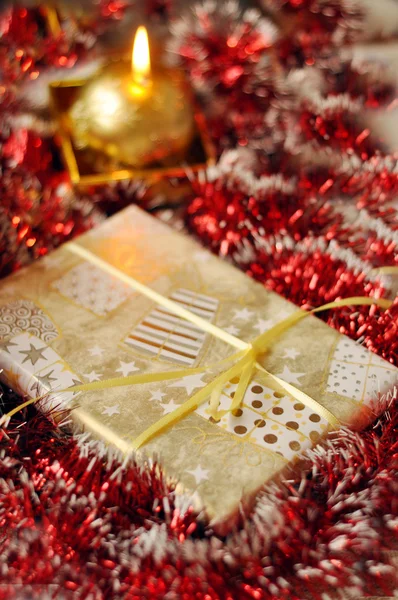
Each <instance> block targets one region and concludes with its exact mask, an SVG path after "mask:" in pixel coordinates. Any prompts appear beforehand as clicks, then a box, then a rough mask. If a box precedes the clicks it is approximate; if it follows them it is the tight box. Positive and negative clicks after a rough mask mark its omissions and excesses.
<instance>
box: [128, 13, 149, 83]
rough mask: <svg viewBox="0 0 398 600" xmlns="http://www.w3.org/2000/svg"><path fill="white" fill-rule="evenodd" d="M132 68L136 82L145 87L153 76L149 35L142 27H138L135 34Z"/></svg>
mask: <svg viewBox="0 0 398 600" xmlns="http://www.w3.org/2000/svg"><path fill="white" fill-rule="evenodd" d="M131 66H132V71H133V79H134V81H136V82H137V83H138V84H140V85H145V84H146V83H147V82H148V80H149V77H150V75H151V57H150V54H149V42H148V33H147V30H146V29H145V27H143V26H142V25H141V26H140V27H138V29H137V32H136V34H135V38H134V45H133V54H132V58H131Z"/></svg>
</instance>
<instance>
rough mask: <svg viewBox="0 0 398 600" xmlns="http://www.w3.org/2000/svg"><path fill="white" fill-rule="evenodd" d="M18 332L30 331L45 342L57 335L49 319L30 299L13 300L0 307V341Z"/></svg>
mask: <svg viewBox="0 0 398 600" xmlns="http://www.w3.org/2000/svg"><path fill="white" fill-rule="evenodd" d="M19 333H30V334H31V335H34V336H36V337H37V338H39V339H40V340H42V341H43V342H46V343H48V342H51V341H52V340H54V339H55V338H56V337H58V335H59V334H58V331H57V328H56V327H55V325H54V323H53V322H52V321H51V319H50V318H49V317H48V316H47V315H46V314H45V312H43V311H42V309H41V308H39V307H38V306H37V305H36V304H35V303H34V302H32V301H31V300H15V301H13V302H10V303H9V304H5V305H4V306H1V307H0V341H1V340H5V339H8V338H9V337H12V336H15V335H18V334H19Z"/></svg>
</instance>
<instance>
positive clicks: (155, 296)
mask: <svg viewBox="0 0 398 600" xmlns="http://www.w3.org/2000/svg"><path fill="white" fill-rule="evenodd" d="M65 248H67V249H68V250H69V251H70V252H72V253H74V254H76V255H78V256H80V257H81V258H83V259H85V260H88V261H89V262H91V263H92V264H94V265H96V266H97V267H99V268H100V269H102V270H104V271H106V272H107V273H109V274H111V275H113V276H115V277H117V278H118V279H120V280H121V281H124V283H126V284H127V285H128V286H129V287H130V288H132V289H134V290H136V291H138V292H140V293H142V294H144V295H146V296H147V297H148V298H150V299H151V300H154V301H155V302H156V303H157V304H160V305H161V306H163V307H165V308H168V309H169V310H171V311H172V312H173V313H174V314H176V315H177V316H179V317H182V318H184V319H186V320H188V321H190V322H191V323H194V324H195V325H197V326H198V327H199V328H200V329H202V330H203V331H205V332H207V333H210V334H211V335H214V336H215V337H217V338H218V339H221V340H223V341H225V342H227V343H229V344H230V345H232V346H235V348H238V352H235V353H234V354H232V355H231V356H229V357H227V358H226V359H223V360H221V361H219V362H216V363H213V364H212V365H207V366H204V367H200V368H184V369H180V370H178V371H166V372H158V373H143V374H139V375H130V376H128V377H116V378H113V379H107V380H104V381H95V382H92V383H83V384H79V385H74V386H71V387H68V388H65V389H62V390H57V392H58V393H62V392H90V391H99V390H105V389H109V388H115V387H121V386H128V385H136V384H142V383H154V382H157V381H166V380H171V379H181V378H183V377H186V376H188V375H192V374H195V373H203V372H207V371H209V370H212V371H214V370H216V369H217V368H218V370H220V369H221V372H220V373H219V374H218V375H217V376H216V377H215V378H214V379H213V381H211V382H210V383H208V384H206V385H205V386H204V387H203V388H202V389H200V390H199V391H198V392H196V393H195V394H194V395H193V396H191V397H190V398H189V399H188V400H187V401H186V402H184V403H183V404H181V405H180V406H179V407H178V408H176V409H175V410H174V411H173V412H171V413H169V414H167V415H165V416H163V417H162V418H161V419H159V420H158V421H157V422H156V423H154V424H153V425H151V426H150V427H148V428H147V429H146V430H145V431H144V432H143V433H141V434H140V435H139V436H138V437H137V438H136V439H135V440H133V441H132V446H133V448H135V449H138V448H140V447H141V446H143V445H144V444H146V443H147V442H149V441H150V440H151V439H153V438H154V437H156V436H157V435H159V434H160V433H162V432H163V431H164V430H165V429H168V428H169V427H170V426H172V425H174V424H175V423H177V422H178V421H180V420H181V419H183V418H184V417H185V416H187V415H188V414H190V413H191V412H193V411H195V410H196V409H197V408H198V407H199V406H200V405H202V404H203V403H204V402H206V400H207V399H208V398H209V397H210V407H209V413H210V415H211V416H212V417H213V418H214V419H216V420H217V419H220V418H221V417H222V416H223V415H224V414H226V413H228V412H231V411H232V412H233V411H235V410H237V409H238V408H239V407H240V405H241V403H242V401H243V398H244V395H245V392H246V390H247V386H248V385H249V383H250V380H251V378H252V375H253V373H254V371H256V370H258V371H260V372H262V373H264V374H265V376H266V377H267V378H268V380H269V382H270V384H271V385H272V384H274V385H275V384H276V385H277V386H279V387H281V388H282V389H283V390H284V391H286V392H287V393H288V394H289V395H290V396H292V397H293V398H294V399H295V400H297V401H299V402H302V403H303V404H304V405H306V406H307V407H309V408H311V409H312V410H314V412H316V413H318V414H319V415H320V416H321V417H323V418H324V419H325V420H326V421H328V422H329V424H330V425H332V426H334V427H338V426H339V425H340V423H339V421H338V419H337V418H336V417H335V416H334V415H333V414H332V413H331V412H330V411H329V410H328V409H327V408H325V407H324V406H322V405H321V404H319V402H317V401H316V400H314V399H313V398H311V397H310V396H308V394H306V393H305V392H303V391H302V390H299V389H297V388H296V387H294V386H293V385H291V384H290V383H287V382H286V381H283V380H282V379H280V378H279V377H277V376H276V375H273V374H272V373H270V372H269V371H267V370H266V369H265V368H264V367H263V366H262V365H261V364H259V362H258V359H259V357H260V356H261V355H262V354H264V353H265V352H266V351H267V350H268V349H269V348H270V347H271V346H272V345H273V343H274V342H275V340H276V339H277V338H278V337H279V336H280V335H282V334H283V333H284V332H285V331H287V330H288V329H290V328H291V327H293V326H294V325H296V324H297V323H299V322H300V321H301V320H302V319H305V318H306V317H308V316H309V315H312V314H316V313H318V312H321V311H324V310H329V309H332V308H338V307H344V306H364V305H368V306H369V305H372V304H376V305H378V306H380V307H381V308H389V307H390V306H391V304H392V302H391V301H390V300H385V299H375V298H368V297H362V296H355V297H352V298H345V299H342V300H336V301H335V302H329V303H328V304H324V305H323V306H320V307H318V308H315V309H313V310H311V311H304V310H297V311H295V312H294V313H293V314H291V315H290V316H289V317H287V318H286V319H284V320H282V321H280V322H279V323H277V324H276V325H274V326H273V327H272V328H271V329H269V330H268V331H266V332H265V333H263V334H261V335H259V336H258V337H256V338H255V339H254V340H253V341H252V342H251V343H247V342H244V341H242V340H240V339H239V338H236V337H235V336H232V335H231V334H229V333H227V332H226V331H224V330H222V329H220V328H219V327H217V326H216V325H213V324H212V323H209V322H208V321H205V320H204V319H202V318H201V317H199V316H198V315H196V314H194V313H191V312H190V311H188V310H187V309H185V308H183V307H182V306H181V305H179V304H177V303H176V302H173V301H172V300H170V299H169V298H165V297H164V296H162V295H161V294H159V293H157V292H156V291H154V290H152V289H151V288H149V287H147V286H145V285H144V284H142V283H140V282H138V281H136V280H135V279H133V278H132V277H130V276H129V275H126V274H125V273H123V272H122V271H119V269H117V268H116V267H114V266H112V265H110V264H109V263H107V262H106V261H104V260H102V259H101V258H100V257H98V256H96V255H95V254H93V253H92V252H90V251H89V250H87V249H86V248H83V247H82V246H79V245H77V244H76V243H74V242H71V243H69V244H66V245H65ZM229 363H232V364H231V366H229V367H228V368H226V369H223V367H224V366H225V365H228V364H229ZM235 377H237V378H238V386H237V389H236V392H235V395H234V398H233V400H232V403H231V406H230V408H229V409H228V410H224V411H218V406H219V402H220V397H221V394H222V390H223V388H224V386H225V385H226V384H227V383H228V381H230V380H231V379H233V378H235ZM46 395H47V394H44V395H43V396H39V397H37V398H32V399H31V400H28V401H26V402H24V403H23V404H21V405H19V406H18V407H16V408H14V409H13V410H12V411H10V412H9V413H7V415H5V418H9V417H11V416H13V415H14V414H15V413H16V412H18V411H19V410H21V409H22V408H25V407H26V406H28V405H29V404H33V403H34V402H37V401H38V400H41V399H43V398H44V397H45V396H46Z"/></svg>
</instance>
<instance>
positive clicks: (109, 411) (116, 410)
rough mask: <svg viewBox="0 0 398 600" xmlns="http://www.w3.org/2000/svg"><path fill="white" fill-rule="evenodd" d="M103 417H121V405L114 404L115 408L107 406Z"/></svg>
mask: <svg viewBox="0 0 398 600" xmlns="http://www.w3.org/2000/svg"><path fill="white" fill-rule="evenodd" d="M102 414H103V415H107V416H108V417H113V415H120V410H119V405H118V404H114V405H113V406H105V408H104V410H103V411H102Z"/></svg>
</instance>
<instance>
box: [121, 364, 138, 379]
mask: <svg viewBox="0 0 398 600" xmlns="http://www.w3.org/2000/svg"><path fill="white" fill-rule="evenodd" d="M133 371H139V369H138V367H136V366H135V362H134V361H131V362H124V361H123V360H121V361H120V367H119V368H118V369H116V373H121V374H122V375H123V377H127V375H129V374H130V373H132V372H133Z"/></svg>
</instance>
